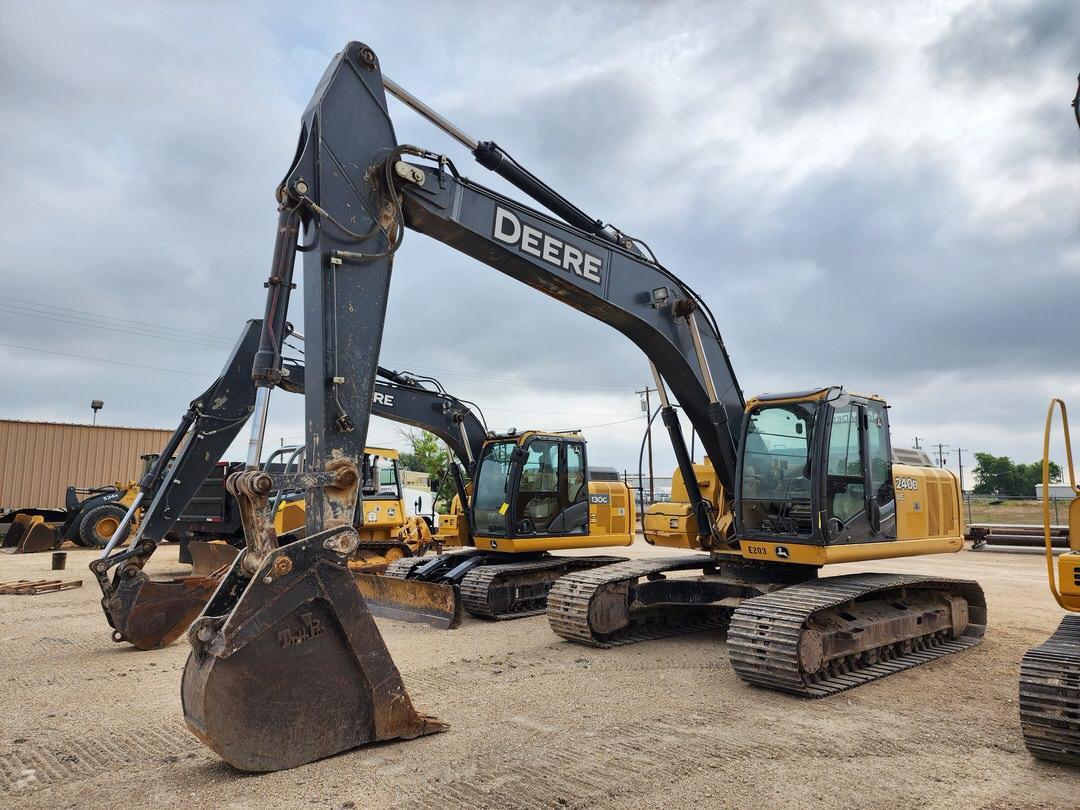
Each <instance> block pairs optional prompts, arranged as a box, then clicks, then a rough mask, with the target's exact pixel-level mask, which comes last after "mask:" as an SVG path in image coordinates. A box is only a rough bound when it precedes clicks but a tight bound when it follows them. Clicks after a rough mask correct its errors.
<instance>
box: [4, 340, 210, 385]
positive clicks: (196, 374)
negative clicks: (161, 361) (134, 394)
mask: <svg viewBox="0 0 1080 810" xmlns="http://www.w3.org/2000/svg"><path fill="white" fill-rule="evenodd" d="M0 346H6V347H7V348H9V349H22V350H23V351H28V352H41V353H42V354H55V355H57V356H59V357H71V358H74V359H76V360H93V361H94V362H96V363H109V364H111V365H114V366H128V367H130V368H145V369H149V370H150V371H167V372H169V373H170V374H187V375H188V376H191V377H203V378H205V377H208V376H209V375H208V374H204V373H201V372H198V371H184V370H182V369H179V368H162V367H161V366H146V365H143V364H142V363H125V362H124V361H123V360H108V359H106V358H104V357H90V356H88V355H85V354H70V353H69V352H53V351H49V350H48V349H38V348H35V347H34V346H16V345H15V344H14V343H0Z"/></svg>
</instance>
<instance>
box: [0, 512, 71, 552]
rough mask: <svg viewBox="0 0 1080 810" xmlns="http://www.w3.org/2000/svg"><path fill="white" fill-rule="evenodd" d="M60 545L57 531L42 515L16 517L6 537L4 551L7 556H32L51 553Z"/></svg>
mask: <svg viewBox="0 0 1080 810" xmlns="http://www.w3.org/2000/svg"><path fill="white" fill-rule="evenodd" d="M59 544H60V538H59V537H58V536H57V532H56V529H54V528H53V527H52V526H49V525H48V524H47V523H46V522H45V518H43V517H41V515H16V516H15V520H13V521H12V523H11V528H9V529H8V533H7V534H6V535H4V544H3V550H4V553H6V554H32V553H34V552H37V551H49V550H50V549H53V548H55V547H56V546H58V545H59Z"/></svg>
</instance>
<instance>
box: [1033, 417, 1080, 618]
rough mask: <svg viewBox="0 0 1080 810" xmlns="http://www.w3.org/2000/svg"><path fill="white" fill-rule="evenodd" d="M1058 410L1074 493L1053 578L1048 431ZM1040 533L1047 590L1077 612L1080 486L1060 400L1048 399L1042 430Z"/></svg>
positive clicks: (1079, 595)
mask: <svg viewBox="0 0 1080 810" xmlns="http://www.w3.org/2000/svg"><path fill="white" fill-rule="evenodd" d="M1057 409H1060V410H1061V427H1062V430H1063V431H1064V433H1065V467H1066V469H1068V471H1069V487H1070V488H1071V489H1072V491H1073V494H1074V495H1075V496H1076V497H1074V498H1073V499H1072V501H1070V503H1069V551H1068V552H1066V553H1065V554H1062V555H1061V556H1059V557H1058V558H1057V565H1056V569H1057V577H1056V581H1055V576H1054V573H1055V565H1054V551H1053V547H1052V544H1051V540H1050V431H1051V429H1052V428H1053V426H1054V411H1055V410H1057ZM1042 485H1043V488H1042V513H1043V536H1044V539H1045V542H1046V576H1047V579H1048V580H1049V582H1050V593H1051V594H1053V596H1054V599H1055V600H1056V601H1057V603H1058V604H1059V605H1060V606H1061V607H1063V608H1065V610H1069V611H1072V612H1074V613H1075V612H1080V488H1078V487H1077V486H1076V472H1075V468H1074V467H1073V458H1072V437H1071V436H1070V434H1069V411H1068V409H1067V408H1066V407H1065V402H1064V400H1061V399H1057V398H1056V397H1055V398H1054V399H1052V400H1050V407H1049V408H1048V409H1047V411H1046V427H1045V429H1044V431H1043V477H1042Z"/></svg>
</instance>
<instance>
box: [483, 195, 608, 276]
mask: <svg viewBox="0 0 1080 810" xmlns="http://www.w3.org/2000/svg"><path fill="white" fill-rule="evenodd" d="M493 228H494V237H495V238H496V239H497V240H498V241H500V242H504V243H506V244H508V245H513V246H514V247H516V248H517V249H518V250H520V251H521V252H522V253H527V254H528V255H530V256H535V257H536V258H537V259H540V260H542V261H544V262H547V263H548V264H550V265H552V266H553V267H557V268H559V269H560V270H565V271H566V272H567V273H569V274H571V275H574V276H577V277H578V278H583V279H585V280H586V281H591V282H592V283H593V284H599V283H600V282H601V272H602V271H603V268H604V260H603V259H601V258H600V257H599V256H594V255H592V254H591V253H588V252H587V251H585V250H582V249H581V248H579V247H575V246H574V245H572V244H570V243H569V242H564V241H563V240H562V239H556V238H555V237H554V236H552V235H551V234H548V233H544V232H543V231H541V230H539V229H537V228H534V227H533V226H532V225H527V224H525V223H524V222H522V221H521V220H520V219H519V218H518V216H517V214H515V213H514V212H513V211H507V210H506V209H505V208H502V207H501V206H498V205H496V206H495V222H494V225H493Z"/></svg>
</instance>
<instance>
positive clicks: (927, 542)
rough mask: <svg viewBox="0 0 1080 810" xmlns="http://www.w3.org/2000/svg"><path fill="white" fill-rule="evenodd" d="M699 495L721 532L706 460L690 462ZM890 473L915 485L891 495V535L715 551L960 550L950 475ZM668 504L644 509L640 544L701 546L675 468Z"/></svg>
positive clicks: (792, 558)
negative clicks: (884, 538) (893, 521)
mask: <svg viewBox="0 0 1080 810" xmlns="http://www.w3.org/2000/svg"><path fill="white" fill-rule="evenodd" d="M694 471H695V473H696V475H697V477H698V481H699V486H700V487H701V493H702V495H704V496H705V497H706V498H707V499H708V500H709V501H710V503H712V505H713V508H714V509H715V510H716V511H717V512H718V513H720V514H721V518H720V521H718V523H719V524H720V525H719V526H718V528H720V529H721V530H722V531H727V530H728V528H729V527H730V525H731V520H732V518H731V514H730V512H728V511H727V510H726V508H725V507H724V491H723V487H721V486H720V482H719V479H718V478H717V476H716V471H715V470H714V469H713V467H712V464H709V463H708V459H706V463H704V464H695V465H694ZM893 475H894V476H896V477H904V478H906V479H909V480H911V481H913V482H915V484H916V485H917V486H913V487H912V488H911V489H908V490H904V491H902V492H897V494H896V539H895V540H889V541H884V542H875V543H857V544H844V545H832V546H821V545H812V544H809V543H780V542H763V541H759V540H752V541H747V540H740V541H739V546H738V548H737V549H732V550H730V551H727V550H723V551H719V552H718V553H720V554H724V553H728V554H733V555H738V556H741V557H745V558H747V559H759V560H771V561H774V562H775V561H776V560H777V554H776V548H777V546H783V548H784V550H785V552H786V556H785V557H784V559H785V560H786V561H787V562H790V563H795V564H802V565H829V564H831V563H843V562H859V561H862V560H883V559H891V558H893V557H914V556H918V555H921V554H943V553H950V552H954V551H959V550H960V549H961V548H963V545H964V541H963V536H964V518H963V511H962V509H961V508H960V486H959V484H958V483H957V480H956V476H955V475H953V474H952V473H951V472H949V471H948V470H942V469H938V468H936V467H913V466H909V465H906V464H894V465H893ZM671 498H672V502H671V503H655V504H652V505H651V506H649V507H648V509H646V510H645V521H644V522H645V525H644V533H645V540H646V542H649V543H652V544H654V545H658V546H670V547H673V548H688V549H698V548H701V546H700V544H699V542H698V535H697V528H698V527H697V520H696V518H695V517H694V514H693V512H692V510H691V508H690V502H689V501H690V496H689V495H688V494H687V492H686V485H685V484H684V483H683V478H682V475H681V474H680V472H679V470H676V471H675V473H674V475H673V476H672V482H671Z"/></svg>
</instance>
